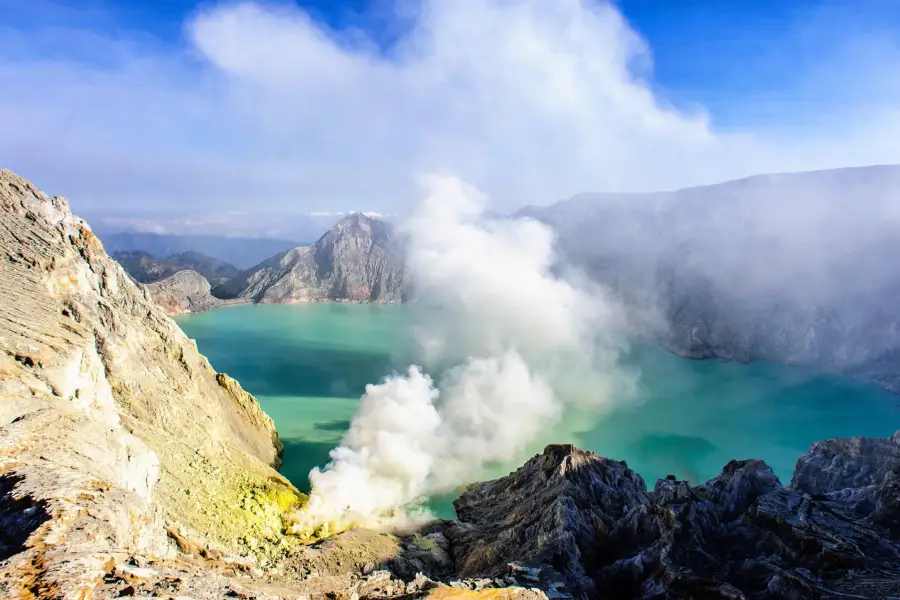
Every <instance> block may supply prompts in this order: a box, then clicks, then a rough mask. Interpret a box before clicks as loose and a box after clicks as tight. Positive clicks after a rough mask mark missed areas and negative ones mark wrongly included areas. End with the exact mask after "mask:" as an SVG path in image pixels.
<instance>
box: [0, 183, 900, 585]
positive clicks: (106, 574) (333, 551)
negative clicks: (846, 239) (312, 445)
mask: <svg viewBox="0 0 900 600" xmlns="http://www.w3.org/2000/svg"><path fill="white" fill-rule="evenodd" d="M0 250H2V252H3V256H2V257H0V350H2V352H0V399H2V402H0V531H2V533H3V535H2V537H0V597H3V598H53V599H87V598H101V599H105V598H122V597H136V598H168V599H169V600H175V599H181V600H184V599H187V598H193V599H195V600H206V599H208V600H214V599H221V598H243V599H258V600H263V599H268V600H276V599H296V600H300V599H303V600H313V599H314V600H320V599H321V600H325V599H328V600H360V599H365V598H371V599H378V598H396V599H398V600H400V599H402V600H413V599H417V598H430V599H432V600H457V599H458V600H479V599H483V600H544V599H546V598H573V599H578V600H583V599H586V600H600V599H601V598H623V599H624V598H646V599H650V598H653V599H681V598H684V599H688V598H714V599H723V600H724V599H729V600H735V599H741V598H744V599H757V598H779V599H785V600H787V599H791V600H793V599H806V598H894V597H898V596H900V584H898V582H900V433H898V434H895V435H894V436H893V437H891V438H884V439H870V438H853V439H841V440H827V441H823V442H819V443H817V444H814V445H813V446H812V448H811V449H810V450H809V452H808V453H807V454H806V455H804V456H803V457H801V458H800V459H799V460H798V463H797V468H796V470H795V472H794V476H793V478H792V481H791V482H790V484H789V485H787V486H783V485H782V484H781V482H779V481H778V478H777V477H775V475H774V474H773V473H772V470H771V469H770V468H769V467H768V466H766V465H765V463H763V462H762V461H758V460H752V459H751V460H741V461H732V462H730V463H729V464H728V465H726V466H725V468H724V469H723V471H722V473H721V474H720V475H718V476H717V477H715V478H713V479H712V480H710V481H709V482H707V483H705V484H703V485H695V486H691V485H689V484H688V483H686V482H684V481H680V480H678V479H677V478H676V477H675V476H671V477H668V478H666V479H663V480H660V481H657V482H656V483H655V485H654V487H653V489H652V491H648V489H647V486H646V484H645V482H644V480H643V479H642V478H641V477H640V476H639V475H638V474H637V473H635V472H633V471H631V470H630V469H629V468H628V466H627V465H626V464H625V463H624V462H618V461H615V460H611V459H607V458H602V457H599V456H597V455H595V454H593V453H590V452H584V451H582V450H578V449H576V448H574V447H572V446H567V445H551V446H548V447H547V448H546V449H545V450H544V452H543V453H541V454H539V455H537V456H535V457H533V458H532V459H530V460H529V461H527V462H526V463H525V465H524V466H523V467H521V468H520V469H518V470H517V471H516V472H514V473H511V474H509V475H507V476H506V477H502V478H499V479H497V480H494V481H490V482H484V483H478V484H474V485H471V486H468V488H467V491H466V492H465V493H464V494H463V495H462V496H461V497H460V498H459V499H458V500H457V501H456V503H455V506H456V509H457V513H458V516H459V518H458V520H454V521H436V522H432V523H430V524H428V525H427V526H425V527H423V528H422V529H420V530H419V531H415V532H407V533H404V534H402V535H401V534H391V533H385V532H376V531H369V530H362V529H358V530H351V531H347V532H344V533H341V534H338V535H334V536H332V537H329V538H327V539H325V540H320V541H318V542H317V543H314V544H308V543H305V542H304V540H302V539H301V538H300V537H299V536H297V535H293V534H291V533H290V532H289V524H290V516H291V514H292V513H293V512H294V511H295V510H296V509H297V507H298V506H300V505H301V504H302V502H303V501H304V500H305V498H304V496H303V495H302V494H300V493H299V492H298V491H297V490H296V489H295V488H294V487H293V486H292V485H291V484H290V483H289V482H288V481H287V480H285V479H284V478H283V477H282V476H280V475H279V474H278V472H277V471H276V470H275V469H276V468H277V467H278V465H279V462H280V453H281V450H282V446H281V442H280V441H279V439H278V436H277V433H276V432H275V428H274V426H273V423H272V421H271V419H270V418H269V417H268V416H267V415H265V413H264V412H263V411H262V410H261V409H260V407H259V404H258V403H257V401H256V399H255V398H253V397H252V396H251V395H250V394H248V393H247V392H246V391H244V390H243V389H242V388H241V387H240V384H239V383H238V382H236V381H234V380H233V379H231V378H230V377H228V376H227V375H225V374H224V373H216V372H215V371H214V370H213V369H212V367H211V366H210V365H209V363H208V361H207V360H206V359H205V358H204V357H203V356H202V355H200V354H199V352H197V349H196V346H195V345H194V343H193V342H192V341H191V340H189V339H188V338H187V337H185V335H184V334H183V333H182V332H181V330H180V329H179V328H178V327H177V326H176V325H175V324H174V322H172V321H171V319H169V318H167V317H166V316H165V315H164V314H163V311H162V309H161V308H160V306H159V305H158V304H157V303H155V302H153V301H152V300H151V297H150V294H149V293H148V291H147V290H146V289H144V288H140V287H138V286H137V285H136V284H135V283H134V282H133V281H132V280H131V279H130V278H129V277H128V276H127V275H126V274H125V272H124V271H123V269H122V268H121V267H120V266H119V265H118V264H116V263H115V262H114V261H112V260H111V259H110V258H109V257H108V256H107V255H106V253H105V252H104V250H103V247H102V245H101V244H100V242H99V240H97V238H96V237H95V236H94V235H93V233H92V232H91V230H90V228H89V227H88V226H87V224H86V223H84V222H83V221H81V220H80V219H78V218H77V217H74V216H73V215H72V214H71V212H69V209H68V204H67V202H66V201H65V199H64V198H58V197H57V198H50V197H48V196H46V195H45V194H43V193H42V192H40V191H39V190H38V189H37V188H35V187H34V186H32V185H31V184H30V183H28V182H27V181H25V180H23V179H21V178H19V177H18V176H16V175H14V174H13V173H10V172H8V171H0Z"/></svg>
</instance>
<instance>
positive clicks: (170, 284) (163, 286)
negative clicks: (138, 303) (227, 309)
mask: <svg viewBox="0 0 900 600" xmlns="http://www.w3.org/2000/svg"><path fill="white" fill-rule="evenodd" d="M144 289H146V290H147V293H148V294H150V297H151V298H153V301H154V302H156V303H157V304H159V305H160V306H161V307H162V308H163V310H164V311H165V313H166V314H167V315H169V316H176V315H183V314H185V313H197V312H203V311H207V310H212V309H214V308H220V307H222V306H229V305H233V304H243V303H246V302H249V301H248V300H243V299H235V300H220V299H219V298H216V297H214V296H213V295H212V294H210V284H209V281H207V280H206V278H205V277H203V275H201V274H200V273H198V272H196V271H178V272H177V273H175V274H174V275H172V276H171V277H167V278H165V279H162V280H160V281H156V282H154V283H148V284H145V285H144Z"/></svg>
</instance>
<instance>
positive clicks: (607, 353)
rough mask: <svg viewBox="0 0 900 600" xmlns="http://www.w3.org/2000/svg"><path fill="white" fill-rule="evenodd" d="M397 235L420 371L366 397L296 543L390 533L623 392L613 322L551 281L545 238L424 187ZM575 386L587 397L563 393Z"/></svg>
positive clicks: (435, 187)
mask: <svg viewBox="0 0 900 600" xmlns="http://www.w3.org/2000/svg"><path fill="white" fill-rule="evenodd" d="M422 183H423V186H424V187H425V189H426V191H427V197H426V199H425V201H424V202H423V203H422V204H421V205H420V206H419V208H418V209H417V210H416V211H415V212H414V214H413V215H412V217H411V218H410V219H409V220H408V221H407V223H406V225H405V227H404V233H405V234H406V236H407V238H408V246H407V260H408V265H409V269H410V274H411V277H412V278H413V281H414V282H415V286H416V294H417V298H418V300H419V302H418V308H419V309H420V310H423V311H424V312H425V314H427V315H428V317H429V318H428V320H427V328H424V329H423V330H422V331H421V332H419V334H420V335H419V341H420V343H421V346H422V349H423V356H424V359H425V364H426V365H440V364H452V365H455V366H453V367H451V368H450V369H448V370H446V371H444V372H443V374H442V375H441V376H440V378H439V380H437V381H436V380H435V379H433V378H432V377H430V376H429V375H428V374H427V373H426V372H425V371H424V370H423V368H421V367H419V366H411V367H410V368H409V370H408V372H407V373H406V374H405V375H399V374H397V375H394V376H391V377H388V378H387V379H386V380H385V381H384V382H383V383H380V384H377V385H376V384H371V385H368V386H367V388H366V393H365V395H364V396H363V397H362V400H361V403H360V406H359V410H358V413H357V415H356V417H355V418H354V420H353V422H352V424H351V426H350V429H349V431H348V432H347V434H346V435H345V437H344V439H343V441H342V443H341V446H340V447H338V448H336V449H334V450H333V451H332V452H331V458H332V462H331V463H329V465H328V466H327V467H326V468H325V470H321V471H320V470H318V469H314V470H313V471H312V472H311V473H310V481H311V483H312V492H311V494H310V499H309V502H308V503H307V505H306V506H305V507H304V508H303V509H302V511H301V512H300V513H299V514H298V515H296V521H297V523H296V528H297V529H298V530H300V531H304V532H309V531H313V530H316V529H317V528H320V527H322V526H326V527H328V529H329V530H332V531H333V530H336V529H342V528H346V527H350V526H354V525H358V526H366V527H385V526H399V525H402V524H403V523H404V522H405V521H407V520H409V519H412V518H415V516H416V513H417V509H416V506H417V505H419V504H420V503H421V501H422V500H423V499H424V498H425V497H427V496H429V495H431V494H435V493H440V492H444V491H448V490H450V489H453V488H454V487H456V486H458V485H460V484H462V483H465V482H468V481H472V480H473V479H474V478H476V477H477V476H478V475H479V473H481V472H483V470H484V469H485V468H486V467H487V466H488V465H490V464H492V463H498V462H499V463H502V462H506V461H511V460H514V459H517V458H520V457H521V455H522V453H523V452H525V451H526V450H527V448H528V445H529V444H530V443H533V442H534V441H535V440H536V439H537V438H538V437H539V436H540V434H541V433H542V432H546V431H548V430H549V429H550V428H552V426H553V425H554V424H558V423H559V422H560V421H561V419H562V417H563V412H564V408H565V406H566V405H567V404H570V403H582V404H588V405H593V406H601V407H602V406H604V405H605V404H606V403H608V402H609V399H610V397H611V395H612V393H613V392H614V388H615V387H617V386H620V385H622V384H623V383H626V382H627V378H626V377H623V376H622V375H621V373H619V372H618V371H617V370H616V369H615V365H616V359H617V356H618V354H619V352H618V350H619V348H620V346H619V340H620V339H621V338H620V336H619V335H618V334H617V331H620V330H621V329H620V327H618V322H619V315H620V312H619V310H618V308H617V307H616V306H615V304H614V303H612V302H610V301H608V300H606V299H605V298H604V297H603V294H602V292H601V291H600V290H599V289H597V288H595V287H591V286H590V285H589V284H587V282H586V281H584V280H580V279H579V278H577V277H576V276H574V275H573V274H568V275H567V276H565V277H564V276H557V275H555V274H554V273H553V272H552V269H553V267H554V265H553V261H554V253H553V235H552V233H551V231H550V230H549V229H548V228H547V227H545V226H544V225H542V224H540V223H538V222H536V221H533V220H529V219H502V220H491V219H489V218H486V217H485V215H484V214H483V210H484V205H485V198H484V196H483V195H482V194H480V193H479V192H478V191H477V190H475V189H474V188H472V187H469V186H467V185H466V184H464V183H462V182H461V181H459V180H457V179H455V178H452V177H428V178H425V179H424V180H423V182H422ZM575 382H577V383H578V385H579V387H580V389H582V390H585V389H587V390H590V396H589V397H585V396H584V393H583V392H582V393H581V394H576V393H573V391H572V389H569V387H570V386H573V385H574V383H575Z"/></svg>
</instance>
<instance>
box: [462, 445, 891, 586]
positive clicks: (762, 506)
mask: <svg viewBox="0 0 900 600" xmlns="http://www.w3.org/2000/svg"><path fill="white" fill-rule="evenodd" d="M898 446H900V436H897V435H895V436H894V437H893V438H890V439H885V440H865V439H859V438H857V439H854V440H829V441H826V442H820V443H818V444H815V445H814V446H813V447H812V448H811V449H810V451H809V452H808V453H807V454H806V455H805V456H803V457H802V458H801V459H800V460H799V461H798V464H797V471H796V473H795V475H794V479H793V482H792V484H791V486H789V487H786V488H785V487H782V485H781V483H780V482H779V481H778V478H777V477H776V476H775V474H774V473H773V472H772V470H771V469H770V468H769V467H768V466H766V464H765V463H763V462H762V461H759V460H746V461H732V462H730V463H729V464H728V465H726V466H725V468H724V469H723V471H722V473H721V474H720V475H718V476H717V477H715V478H714V479H712V480H710V481H708V482H707V483H706V484H705V485H701V486H690V485H689V484H688V483H686V482H684V481H678V480H677V479H676V478H675V477H674V476H670V477H668V478H666V479H663V480H659V481H657V482H656V485H655V486H654V489H653V491H652V492H650V493H649V494H648V493H647V492H646V489H645V487H644V484H643V481H642V480H641V478H640V477H639V476H638V475H637V474H635V473H634V472H633V471H631V470H630V469H629V468H628V467H627V465H626V464H625V463H622V462H616V461H612V460H608V459H605V458H601V457H599V456H596V455H595V454H593V453H590V452H584V451H581V450H578V449H576V448H574V447H572V446H548V447H547V448H546V449H545V450H544V453H543V454H541V455H538V456H536V457H534V458H533V459H531V460H530V461H528V462H527V463H526V464H525V466H523V467H522V468H520V469H519V470H518V471H516V472H515V473H512V474H510V475H508V476H506V477H503V478H500V479H498V480H495V481H491V482H487V483H482V484H477V485H474V486H471V487H470V488H469V489H468V491H467V492H466V493H465V494H463V495H462V497H460V498H459V499H458V500H457V501H456V509H457V512H458V514H459V522H458V523H451V524H450V526H449V527H448V536H449V538H450V540H451V543H452V550H453V554H454V559H455V561H456V565H457V567H458V568H459V569H460V570H461V571H462V572H464V573H466V574H468V575H470V576H477V575H480V574H484V575H492V576H497V575H500V574H502V573H504V572H506V573H510V574H519V576H523V574H524V577H527V578H528V579H530V580H531V581H533V582H536V583H538V584H539V586H540V587H541V588H542V589H544V590H546V591H547V592H548V596H549V597H551V598H552V597H562V596H569V595H571V596H573V597H575V598H622V599H623V600H624V599H626V598H628V599H631V598H648V599H649V598H654V599H656V598H667V599H676V598H685V599H687V598H721V599H723V600H724V599H729V600H733V599H740V598H746V599H750V598H782V599H800V598H804V599H805V598H832V597H834V598H837V597H854V598H888V597H896V595H897V594H898V593H900V583H898V582H900V532H898V528H897V522H898V521H897V515H898V506H900V478H898V474H900V460H898V454H897V452H898Z"/></svg>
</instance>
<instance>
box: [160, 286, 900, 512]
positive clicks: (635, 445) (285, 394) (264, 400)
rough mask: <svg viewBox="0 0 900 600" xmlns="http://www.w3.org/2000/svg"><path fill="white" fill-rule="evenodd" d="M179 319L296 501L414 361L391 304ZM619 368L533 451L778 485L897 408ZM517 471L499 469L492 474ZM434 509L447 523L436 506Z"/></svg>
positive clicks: (856, 396)
mask: <svg viewBox="0 0 900 600" xmlns="http://www.w3.org/2000/svg"><path fill="white" fill-rule="evenodd" d="M176 320H177V322H178V324H179V325H180V326H181V328H182V329H183V330H184V332H185V333H186V334H187V335H188V336H189V337H191V338H194V339H195V340H196V341H197V346H198V348H199V349H200V352H202V353H203V354H205V355H206V356H207V357H208V358H209V360H210V362H211V363H212V365H213V367H214V368H215V369H217V370H219V371H224V372H226V373H228V374H229V375H231V376H232V377H234V378H236V379H237V380H238V381H240V382H241V384H242V385H243V386H244V388H245V389H246V390H247V391H249V392H250V393H252V394H253V395H255V396H256V397H257V398H258V399H259V401H260V403H261V404H262V407H263V408H264V409H265V411H266V412H267V413H268V414H269V415H270V416H271V417H272V418H273V419H274V420H275V425H276V427H277V429H278V433H279V436H280V437H281V440H282V442H283V443H284V446H285V454H284V464H283V467H282V473H283V474H284V475H285V476H286V477H288V479H290V480H291V482H293V483H294V485H296V486H297V487H298V488H300V489H301V490H307V489H308V486H309V484H308V479H307V474H308V473H309V471H310V469H311V468H313V467H315V466H324V465H325V464H326V463H327V462H328V452H329V450H331V448H333V447H334V446H335V445H336V444H337V443H338V442H339V441H340V439H341V436H342V435H343V433H344V431H345V430H346V429H347V427H348V426H349V423H350V420H351V419H352V418H353V414H354V412H355V410H356V406H357V403H358V401H359V397H360V396H361V395H362V393H363V392H364V390H365V385H366V384H367V383H377V382H378V381H380V380H381V379H382V378H383V377H384V376H385V375H388V374H390V373H392V372H394V371H401V372H402V371H405V369H406V367H407V366H408V365H409V364H410V362H415V359H416V355H415V352H414V350H413V348H414V345H413V344H412V343H411V334H410V330H409V318H408V312H407V309H405V308H403V307H400V306H378V305H360V304H335V303H323V304H294V305H262V306H239V307H233V308H226V309H220V310H215V311H212V312H207V313H201V314H196V315H186V316H182V317H179V318H177V319H176ZM623 362H625V363H626V364H627V365H628V366H629V367H633V368H636V369H638V370H639V372H640V378H639V380H638V381H639V383H638V389H637V392H636V394H634V395H633V396H631V397H629V398H628V399H622V401H621V402H616V403H615V408H613V409H611V410H610V411H608V412H606V413H605V414H595V415H593V416H592V417H591V418H589V419H587V420H585V419H584V418H583V415H582V416H579V417H573V418H572V419H570V421H576V420H577V422H578V426H577V427H573V426H565V424H564V425H562V426H560V427H558V428H554V430H552V431H548V432H547V436H546V438H545V439H541V440H537V441H536V442H535V445H534V447H533V448H532V449H531V450H533V451H534V452H537V451H539V450H540V449H541V448H542V445H543V444H544V443H546V442H547V441H554V442H572V443H575V444H577V445H578V446H580V447H582V448H585V449H590V450H593V451H595V452H597V453H598V454H601V455H603V456H608V457H610V458H615V459H618V460H625V461H627V462H628V465H629V466H630V467H631V468H633V469H635V470H636V471H638V472H639V473H640V474H641V475H642V476H643V477H644V479H645V480H646V481H647V482H648V485H650V486H651V487H652V485H653V482H654V481H655V480H656V478H659V477H664V476H665V475H667V474H670V473H671V474H674V475H676V476H678V477H679V478H683V479H688V480H689V481H691V482H694V483H696V482H701V481H705V480H706V479H709V478H710V477H713V476H714V475H716V474H717V473H718V472H719V471H720V470H721V468H722V467H723V466H724V465H725V464H726V463H727V462H728V461H729V460H731V459H734V458H737V459H742V458H761V459H763V460H765V461H766V462H767V463H768V464H769V465H771V466H772V467H773V468H774V469H775V472H776V473H777V474H778V476H779V477H780V478H781V480H782V483H787V481H789V480H790V476H791V473H792V472H793V469H794V464H795V462H796V460H797V458H798V457H799V456H800V455H801V454H803V453H804V452H805V451H806V450H807V448H808V447H809V445H810V444H811V443H812V442H814V441H816V440H821V439H825V438H830V437H849V436H855V435H866V436H886V435H890V434H892V433H893V432H894V431H896V430H897V429H900V397H898V396H894V395H891V394H888V393H887V392H885V391H883V390H882V389H880V388H878V387H877V386H874V385H870V384H866V383H863V382H859V381H856V380H853V379H849V378H846V377H840V376H836V375H832V374H823V373H817V372H813V371H809V370H806V369H799V368H793V367H787V366H784V365H779V364H773V363H755V364H750V365H742V364H737V363H723V362H717V361H690V360H684V359H681V358H678V357H676V356H673V355H671V354H668V353H667V352H665V351H664V350H662V349H659V348H657V347H655V346H653V345H649V344H642V345H639V346H637V347H636V348H634V349H633V350H632V351H631V352H630V354H629V355H628V356H627V357H625V358H624V359H623ZM585 395H586V397H587V396H589V395H590V390H585ZM569 425H571V424H569ZM522 458H523V460H524V458H526V457H522ZM521 462H523V461H519V463H521ZM516 466H518V463H517V464H514V465H496V466H494V467H493V468H492V470H491V473H490V475H491V476H497V475H501V474H505V473H507V472H509V470H511V469H513V468H515V467H516ZM433 508H434V509H435V510H436V511H437V512H438V513H439V514H440V516H443V517H452V516H453V515H452V508H451V507H450V505H449V503H448V502H447V499H446V498H445V499H442V500H441V501H436V502H435V503H434V504H433Z"/></svg>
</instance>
